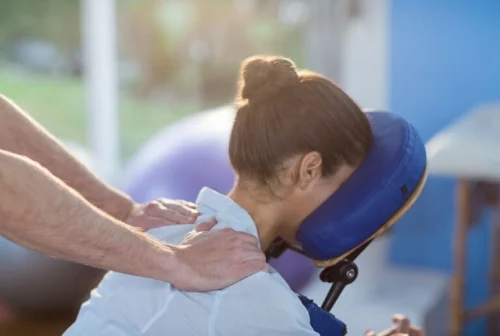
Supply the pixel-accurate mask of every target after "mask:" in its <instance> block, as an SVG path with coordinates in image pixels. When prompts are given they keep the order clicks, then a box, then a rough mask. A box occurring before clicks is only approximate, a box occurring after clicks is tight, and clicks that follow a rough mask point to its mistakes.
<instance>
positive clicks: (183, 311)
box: [65, 189, 317, 336]
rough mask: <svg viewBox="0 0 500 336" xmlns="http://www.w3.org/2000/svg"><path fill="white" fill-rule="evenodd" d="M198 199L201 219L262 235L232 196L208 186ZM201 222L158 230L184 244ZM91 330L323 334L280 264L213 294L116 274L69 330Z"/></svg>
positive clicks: (104, 332) (108, 277)
mask: <svg viewBox="0 0 500 336" xmlns="http://www.w3.org/2000/svg"><path fill="white" fill-rule="evenodd" d="M197 206H198V209H199V211H200V213H201V216H200V219H199V220H200V221H203V220H204V219H206V218H209V217H215V218H216V219H217V222H218V224H217V226H216V227H215V228H214V229H222V228H225V227H230V228H233V229H235V230H238V231H244V232H247V233H249V234H252V235H255V236H257V229H256V227H255V224H254V222H253V221H252V219H251V217H250V216H249V215H248V213H247V212H246V211H245V210H243V209H242V208H241V207H239V206H238V205H237V204H236V203H234V202H233V201H232V200H230V199H229V198H227V197H226V196H223V195H221V194H219V193H217V192H215V191H213V190H210V189H203V190H202V191H201V192H200V195H199V197H198V201H197ZM193 228H194V226H193V225H175V226H168V227H164V228H160V229H156V230H152V231H151V232H150V233H151V234H152V235H153V236H155V237H157V238H159V239H160V240H163V241H165V242H168V243H171V244H179V243H180V242H181V241H182V239H183V238H184V236H185V235H186V234H187V233H188V232H189V231H191V230H192V229H193ZM90 334H92V335H96V336H98V335H111V336H113V335H164V334H171V335H176V336H183V335H186V336H188V335H210V336H211V335H214V336H215V335H221V336H226V335H227V336H233V335H240V336H245V335H257V334H258V335H292V336H293V335H304V336H308V335H317V334H316V333H315V332H314V331H313V329H312V328H311V326H310V323H309V314H308V312H307V310H306V309H305V308H304V307H303V305H302V303H301V302H300V300H299V299H298V298H297V296H296V295H295V293H293V291H292V290H291V289H290V288H289V286H288V285H287V284H286V282H285V281H284V280H283V278H282V277H281V276H280V275H279V274H278V273H276V272H275V271H274V270H272V271H271V272H270V273H264V272H260V273H257V274H255V275H252V276H250V277H248V278H246V279H244V280H242V281H240V282H238V283H236V284H235V285H233V286H230V287H228V288H226V289H224V290H220V291H213V292H207V293H198V292H184V291H179V290H177V289H175V288H174V287H173V286H171V285H170V284H169V283H165V282H161V281H157V280H151V279H146V278H141V277H136V276H131V275H125V274H120V273H113V272H112V273H109V274H107V275H106V277H105V278H104V280H103V281H102V282H101V284H100V285H99V287H98V288H96V289H95V290H94V291H93V292H92V295H91V298H90V299H89V301H88V302H87V303H85V304H84V305H83V306H82V309H81V311H80V314H79V316H78V319H77V322H76V323H75V324H74V325H73V326H72V327H71V328H70V329H69V330H68V331H67V332H66V334H65V335H67V336H73V335H90Z"/></svg>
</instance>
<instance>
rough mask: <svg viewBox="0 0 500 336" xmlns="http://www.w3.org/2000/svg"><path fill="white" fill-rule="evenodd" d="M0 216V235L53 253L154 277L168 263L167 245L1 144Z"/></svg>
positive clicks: (163, 273)
mask: <svg viewBox="0 0 500 336" xmlns="http://www.w3.org/2000/svg"><path fill="white" fill-rule="evenodd" d="M0 219H1V220H0V234H1V235H3V236H5V237H6V238H7V239H9V240H12V241H13V242H15V243H18V244H20V245H23V246H25V247H28V248H31V249H33V250H35V251H38V252H41V253H44V254H47V255H50V256H53V257H58V258H63V259H66V260H70V261H74V262H78V263H83V264H87V265H90V266H94V267H98V268H103V269H109V270H114V271H118V272H123V273H129V274H134V275H141V276H147V277H152V278H157V279H164V278H165V277H166V273H168V272H169V271H168V270H167V267H169V266H172V262H171V260H172V259H173V258H171V256H172V255H173V253H172V250H171V248H170V247H169V246H168V245H163V244H161V243H160V242H157V241H156V240H153V239H152V238H150V237H149V236H147V235H146V234H145V233H141V232H139V231H137V230H136V229H134V228H132V227H131V226H128V225H126V224H124V223H121V222H120V221H118V220H116V219H114V218H112V217H111V216H109V215H107V214H106V213H104V212H103V211H101V210H99V209H97V208H96V207H94V206H93V205H91V204H90V203H89V202H87V201H86V200H85V199H84V198H83V197H82V196H81V195H79V194H78V193H77V192H76V191H74V190H73V189H71V188H70V187H68V186H67V185H65V184H64V183H63V182H62V181H61V180H59V179H58V178H57V177H55V176H53V175H52V174H51V173H50V172H49V171H48V170H47V169H46V168H44V167H42V166H41V165H39V164H38V163H36V162H34V161H33V160H31V159H28V158H26V157H24V156H20V155H16V154H13V153H10V152H6V151H3V150H0ZM166 270H167V271H166Z"/></svg>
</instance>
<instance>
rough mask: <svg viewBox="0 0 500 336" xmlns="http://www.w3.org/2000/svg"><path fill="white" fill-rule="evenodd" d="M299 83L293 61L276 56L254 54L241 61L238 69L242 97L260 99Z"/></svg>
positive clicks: (249, 99) (253, 99)
mask: <svg viewBox="0 0 500 336" xmlns="http://www.w3.org/2000/svg"><path fill="white" fill-rule="evenodd" d="M297 83H299V76H298V74H297V71H296V69H295V64H294V63H293V61H291V60H289V59H287V58H284V57H278V56H267V57H266V56H254V57H250V58H247V59H246V60H245V61H243V63H242V65H241V70H240V92H239V96H240V97H241V98H242V99H247V100H248V101H249V102H251V101H261V100H263V99H266V98H268V97H271V96H272V95H274V94H276V93H278V92H280V91H282V90H283V89H284V88H285V87H289V86H293V85H295V84H297Z"/></svg>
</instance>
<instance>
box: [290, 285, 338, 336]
mask: <svg viewBox="0 0 500 336" xmlns="http://www.w3.org/2000/svg"><path fill="white" fill-rule="evenodd" d="M298 295H299V299H300V301H301V302H302V304H303V305H304V307H306V309H307V312H308V313H309V319H310V323H311V326H312V328H313V329H314V331H315V332H317V333H318V334H319V336H345V335H346V334H347V327H346V325H345V324H344V322H342V321H340V320H339V319H337V318H336V317H335V316H333V315H332V314H330V313H329V312H327V311H325V310H323V309H321V307H318V305H317V304H315V303H314V302H313V301H312V300H311V299H309V298H307V297H305V296H303V295H300V294H298Z"/></svg>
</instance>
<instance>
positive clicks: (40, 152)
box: [0, 95, 133, 220]
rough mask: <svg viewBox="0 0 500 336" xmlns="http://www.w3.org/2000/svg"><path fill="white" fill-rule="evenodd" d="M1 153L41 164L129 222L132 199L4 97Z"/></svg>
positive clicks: (0, 120)
mask: <svg viewBox="0 0 500 336" xmlns="http://www.w3.org/2000/svg"><path fill="white" fill-rule="evenodd" d="M0 149H3V150H5V151H8V152H12V153H16V154H19V155H23V156H26V157H29V158H30V159H32V160H34V161H36V162H38V163H40V164H41V165H42V166H44V167H46V168H47V169H48V170H49V171H50V172H51V173H52V174H54V175H55V176H57V177H58V178H59V179H61V180H62V181H64V182H65V183H66V184H68V185H69V186H71V187H72V188H73V189H75V190H76V191H78V193H80V194H81V195H82V196H83V197H84V198H85V199H87V200H88V201H89V202H90V203H92V204H93V205H95V206H96V207H98V208H99V209H102V210H103V211H105V212H106V213H108V214H109V215H111V216H113V217H114V218H117V219H119V220H125V219H126V218H127V216H128V214H129V212H130V210H131V209H132V206H133V202H132V201H131V199H130V198H129V197H128V196H126V195H125V194H123V193H121V192H120V191H118V190H116V189H114V188H112V187H111V186H109V185H107V184H105V183H104V182H102V181H101V180H99V179H98V178H97V177H96V176H95V175H94V174H93V173H92V172H90V170H88V169H87V168H86V167H85V166H84V165H83V164H81V163H80V162H79V161H78V160H77V159H76V158H75V157H74V156H73V155H72V154H71V153H70V152H69V151H68V150H67V149H66V148H65V147H64V145H63V144H62V143H61V142H59V141H58V140H57V139H56V138H55V137H54V136H52V135H51V134H50V133H49V132H47V131H46V130H45V129H44V128H43V127H42V126H41V125H39V124H38V123H37V122H36V121H35V120H33V119H32V118H31V117H30V116H29V115H28V114H27V113H25V112H24V111H23V110H22V109H21V108H20V107H19V106H17V105H16V104H15V103H14V102H12V101H10V100H9V99H8V98H6V97H4V96H2V95H0Z"/></svg>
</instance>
